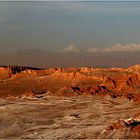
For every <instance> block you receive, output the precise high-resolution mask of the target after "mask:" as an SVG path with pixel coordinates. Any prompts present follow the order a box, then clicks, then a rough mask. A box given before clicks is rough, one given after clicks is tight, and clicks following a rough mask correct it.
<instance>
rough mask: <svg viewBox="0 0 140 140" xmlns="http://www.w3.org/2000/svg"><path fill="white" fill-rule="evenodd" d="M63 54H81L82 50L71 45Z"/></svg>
mask: <svg viewBox="0 0 140 140" xmlns="http://www.w3.org/2000/svg"><path fill="white" fill-rule="evenodd" d="M61 52H74V53H78V52H80V49H79V48H77V47H76V45H74V44H71V45H69V46H68V47H66V48H64V49H63V50H62V51H61Z"/></svg>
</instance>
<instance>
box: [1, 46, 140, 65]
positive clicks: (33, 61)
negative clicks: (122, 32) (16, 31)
mask: <svg viewBox="0 0 140 140" xmlns="http://www.w3.org/2000/svg"><path fill="white" fill-rule="evenodd" d="M116 48H117V49H116ZM128 48H129V49H128ZM139 48H140V47H139V45H134V44H131V46H128V45H127V46H123V45H122V46H121V45H118V46H117V45H116V47H114V46H113V47H111V48H108V49H110V50H108V51H107V48H106V50H105V48H104V49H98V48H92V49H90V50H89V49H88V50H80V49H79V48H78V47H76V46H75V45H74V44H71V45H70V46H68V47H66V48H64V49H63V50H62V51H60V52H56V53H51V52H46V51H42V50H36V49H24V50H20V51H17V52H16V53H11V54H5V55H2V56H0V65H22V66H31V67H40V68H48V67H83V66H87V67H127V66H130V65H135V64H138V63H140V49H139ZM121 50H122V51H121Z"/></svg>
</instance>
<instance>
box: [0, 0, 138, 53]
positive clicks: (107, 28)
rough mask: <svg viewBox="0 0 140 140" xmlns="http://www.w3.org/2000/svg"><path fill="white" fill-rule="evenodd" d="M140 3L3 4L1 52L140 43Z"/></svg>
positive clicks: (54, 50) (0, 25)
mask: <svg viewBox="0 0 140 140" xmlns="http://www.w3.org/2000/svg"><path fill="white" fill-rule="evenodd" d="M139 7H140V3H139V2H131V3H128V2H115V3H113V2H103V3H98V2H95V3H89V2H85V3H82V2H76V3H73V2H71V3H65V2H64V3H62V2H61V3H59V2H53V3H51V2H50V3H45V2H37V3H32V2H30V3H18V2H17V3H13V2H9V3H4V2H2V3H0V49H1V51H0V53H1V54H3V53H7V52H13V51H18V50H21V49H28V48H32V49H40V50H45V51H52V52H56V51H60V50H61V49H63V48H65V47H67V46H68V45H70V44H75V45H76V46H77V47H79V48H80V49H90V48H108V47H112V46H114V45H115V44H139V43H140V39H139V37H140V28H139V25H140V18H139V17H140V8H139Z"/></svg>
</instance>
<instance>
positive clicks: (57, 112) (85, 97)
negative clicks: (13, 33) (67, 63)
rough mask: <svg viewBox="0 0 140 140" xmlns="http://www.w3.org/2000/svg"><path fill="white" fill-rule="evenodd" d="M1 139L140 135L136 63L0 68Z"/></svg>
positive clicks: (139, 83) (139, 84)
mask: <svg viewBox="0 0 140 140" xmlns="http://www.w3.org/2000/svg"><path fill="white" fill-rule="evenodd" d="M0 97H1V98H0V124H1V125H0V138H2V139H3V138H5V139H6V138H36V139H39V138H47V139H52V138H58V139H65V138H73V139H91V138H96V139H101V138H123V139H128V138H130V139H134V138H137V139H139V138H140V66H139V65H136V66H132V67H129V68H125V69H124V68H110V69H98V68H65V69H62V68H51V69H47V70H40V69H33V68H30V67H28V68H25V67H12V66H11V67H0Z"/></svg>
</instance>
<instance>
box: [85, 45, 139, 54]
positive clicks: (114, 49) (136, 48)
mask: <svg viewBox="0 0 140 140" xmlns="http://www.w3.org/2000/svg"><path fill="white" fill-rule="evenodd" d="M86 51H87V52H128V51H129V52H130V51H131V52H132V51H140V44H134V43H132V44H124V45H123V44H115V45H113V46H112V47H108V48H90V49H87V50H86Z"/></svg>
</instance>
